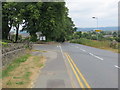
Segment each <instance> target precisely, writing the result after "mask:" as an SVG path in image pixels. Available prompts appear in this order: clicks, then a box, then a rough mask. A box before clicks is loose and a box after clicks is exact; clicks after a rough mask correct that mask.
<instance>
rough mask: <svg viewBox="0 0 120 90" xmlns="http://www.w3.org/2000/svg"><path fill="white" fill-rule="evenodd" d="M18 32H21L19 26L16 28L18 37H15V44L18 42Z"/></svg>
mask: <svg viewBox="0 0 120 90" xmlns="http://www.w3.org/2000/svg"><path fill="white" fill-rule="evenodd" d="M18 31H19V24H18V25H17V26H16V37H15V43H17V41H18Z"/></svg>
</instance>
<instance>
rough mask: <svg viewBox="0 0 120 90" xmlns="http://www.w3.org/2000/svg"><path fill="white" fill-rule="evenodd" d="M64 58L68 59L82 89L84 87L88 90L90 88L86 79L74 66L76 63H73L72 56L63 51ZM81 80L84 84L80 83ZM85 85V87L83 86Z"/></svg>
mask: <svg viewBox="0 0 120 90" xmlns="http://www.w3.org/2000/svg"><path fill="white" fill-rule="evenodd" d="M65 56H66V58H67V59H68V62H69V64H70V66H71V68H72V70H73V72H74V74H75V76H76V78H77V81H78V83H79V85H80V87H81V88H83V90H85V88H89V90H92V89H91V87H90V85H89V84H88V82H87V81H86V79H85V78H84V76H83V75H82V73H81V72H80V70H79V69H78V67H77V66H76V64H75V63H74V61H73V60H72V58H71V57H70V56H69V55H68V54H67V53H65ZM82 81H83V82H84V84H83V83H82ZM84 85H85V86H86V87H85V86H84Z"/></svg>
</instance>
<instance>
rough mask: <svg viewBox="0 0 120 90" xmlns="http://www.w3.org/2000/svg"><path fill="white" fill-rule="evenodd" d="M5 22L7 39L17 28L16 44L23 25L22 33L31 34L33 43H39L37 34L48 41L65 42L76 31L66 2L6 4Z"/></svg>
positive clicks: (4, 9) (4, 4)
mask: <svg viewBox="0 0 120 90" xmlns="http://www.w3.org/2000/svg"><path fill="white" fill-rule="evenodd" d="M3 20H4V22H3V27H4V28H3V29H4V30H3V37H4V36H5V35H6V36H5V38H6V39H7V37H8V33H9V31H10V29H11V28H12V27H15V28H16V36H15V42H17V40H18V38H19V37H18V30H19V26H20V25H21V24H22V25H23V26H22V27H23V29H22V31H27V32H28V33H30V35H31V41H33V42H35V41H37V37H36V32H42V34H43V35H44V36H46V38H47V40H52V41H62V42H63V41H65V40H66V39H67V38H68V37H69V36H72V35H73V33H74V31H76V28H75V25H74V23H73V21H72V19H71V18H69V17H68V9H67V8H66V6H65V2H29V3H28V2H6V3H3ZM6 27H7V28H6ZM5 30H7V31H5Z"/></svg>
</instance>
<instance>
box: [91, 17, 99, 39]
mask: <svg viewBox="0 0 120 90" xmlns="http://www.w3.org/2000/svg"><path fill="white" fill-rule="evenodd" d="M92 18H93V19H96V23H97V30H98V17H92ZM97 40H98V32H97Z"/></svg>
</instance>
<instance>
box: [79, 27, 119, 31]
mask: <svg viewBox="0 0 120 90" xmlns="http://www.w3.org/2000/svg"><path fill="white" fill-rule="evenodd" d="M94 29H96V28H79V27H78V28H77V31H83V32H84V31H85V32H86V31H91V30H94ZM99 30H103V31H117V30H118V27H99Z"/></svg>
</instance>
